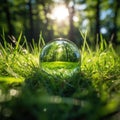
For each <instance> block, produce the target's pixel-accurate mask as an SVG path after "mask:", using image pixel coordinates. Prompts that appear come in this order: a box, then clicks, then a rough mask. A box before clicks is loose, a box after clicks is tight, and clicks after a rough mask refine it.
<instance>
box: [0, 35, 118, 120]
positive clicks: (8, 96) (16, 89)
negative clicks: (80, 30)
mask: <svg viewBox="0 0 120 120" xmlns="http://www.w3.org/2000/svg"><path fill="white" fill-rule="evenodd" d="M82 36H83V39H84V44H83V47H82V49H81V50H80V51H81V54H82V61H81V71H80V73H78V74H76V75H73V76H71V77H70V78H66V79H63V78H61V77H58V76H55V75H50V74H47V73H45V72H43V71H41V70H40V68H39V63H38V61H39V54H40V53H39V52H40V50H41V47H40V45H37V44H35V43H34V42H33V45H32V46H33V47H32V48H31V46H30V47H29V45H28V43H27V42H26V39H25V38H24V42H23V44H22V45H20V40H21V38H22V33H21V34H20V35H19V37H18V39H17V40H16V44H15V46H14V47H13V46H12V45H11V44H9V43H7V42H6V41H5V39H4V37H3V39H4V45H1V44H0V119H1V120H9V119H12V120H27V119H34V120H41V119H42V120H54V119H56V120H61V119H62V120H68V119H69V120H73V119H75V120H77V119H81V120H84V119H85V120H101V119H104V118H105V119H106V120H107V118H108V119H109V118H110V117H111V114H115V112H118V111H119V107H120V101H119V100H120V57H119V56H118V54H117V53H116V52H115V50H114V49H113V47H112V44H106V43H105V42H104V39H103V38H101V43H100V45H99V46H96V48H95V50H92V49H91V48H90V47H89V45H88V43H87V42H86V34H85V35H84V34H82ZM39 43H40V44H41V45H42V44H44V42H43V38H42V36H41V38H40V41H39Z"/></svg>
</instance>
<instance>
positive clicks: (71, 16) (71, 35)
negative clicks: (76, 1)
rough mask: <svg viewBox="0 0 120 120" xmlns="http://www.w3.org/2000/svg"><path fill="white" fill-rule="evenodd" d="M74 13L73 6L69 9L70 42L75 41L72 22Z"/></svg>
mask: <svg viewBox="0 0 120 120" xmlns="http://www.w3.org/2000/svg"><path fill="white" fill-rule="evenodd" d="M74 13H75V8H74V5H73V6H71V7H69V39H70V40H72V41H74V39H75V36H74V21H73V17H74Z"/></svg>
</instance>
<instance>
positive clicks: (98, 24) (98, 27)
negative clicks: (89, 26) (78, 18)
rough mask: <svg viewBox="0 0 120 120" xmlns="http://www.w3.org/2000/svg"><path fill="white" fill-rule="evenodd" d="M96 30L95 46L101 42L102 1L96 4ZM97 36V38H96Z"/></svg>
mask: <svg viewBox="0 0 120 120" xmlns="http://www.w3.org/2000/svg"><path fill="white" fill-rule="evenodd" d="M95 19H96V28H95V44H97V43H99V42H100V0H97V4H96V18H95ZM96 35H97V37H96Z"/></svg>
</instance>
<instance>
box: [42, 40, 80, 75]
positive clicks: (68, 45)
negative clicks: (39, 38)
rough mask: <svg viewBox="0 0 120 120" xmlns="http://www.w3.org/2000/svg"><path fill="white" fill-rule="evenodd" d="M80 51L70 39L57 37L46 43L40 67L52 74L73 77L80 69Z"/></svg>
mask: <svg viewBox="0 0 120 120" xmlns="http://www.w3.org/2000/svg"><path fill="white" fill-rule="evenodd" d="M80 58H81V56H80V52H79V49H78V48H77V46H76V45H75V44H74V43H73V42H71V41H70V40H67V39H64V38H57V39H55V40H53V41H51V42H49V43H48V44H46V45H45V46H44V47H43V49H42V51H41V54H40V67H41V69H42V70H43V71H45V72H46V73H48V74H51V75H57V76H60V77H71V76H72V75H74V74H76V73H78V72H79V70H80Z"/></svg>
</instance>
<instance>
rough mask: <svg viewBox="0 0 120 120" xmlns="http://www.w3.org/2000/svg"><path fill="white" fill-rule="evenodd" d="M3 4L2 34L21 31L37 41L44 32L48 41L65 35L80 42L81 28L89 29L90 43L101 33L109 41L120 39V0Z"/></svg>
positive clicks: (8, 0) (13, 0)
mask: <svg viewBox="0 0 120 120" xmlns="http://www.w3.org/2000/svg"><path fill="white" fill-rule="evenodd" d="M0 4H1V7H0V33H1V34H2V33H3V32H4V33H5V34H6V35H7V36H11V35H13V36H15V37H17V36H18V35H19V34H20V32H21V31H22V32H23V35H25V36H26V38H27V40H28V41H29V42H31V41H32V39H33V40H34V41H35V42H38V39H39V35H40V32H42V35H43V38H44V39H45V41H46V42H48V41H50V40H52V39H54V38H56V37H65V38H68V39H70V40H72V41H74V42H77V43H79V44H80V42H81V41H82V38H81V35H80V31H81V32H83V33H84V32H87V36H88V41H90V42H91V43H96V42H97V40H98V41H99V40H100V35H102V36H103V37H104V38H105V39H106V41H108V42H109V41H112V42H113V43H115V44H118V43H119V42H120V20H119V19H120V4H119V0H104V1H102V0H1V2H0ZM1 40H2V39H1ZM8 42H11V41H10V40H9V37H8Z"/></svg>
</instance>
